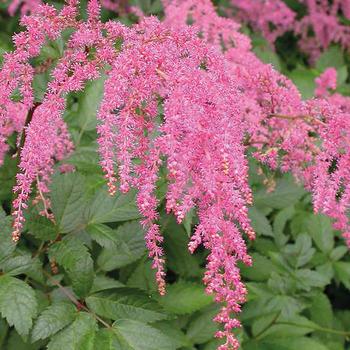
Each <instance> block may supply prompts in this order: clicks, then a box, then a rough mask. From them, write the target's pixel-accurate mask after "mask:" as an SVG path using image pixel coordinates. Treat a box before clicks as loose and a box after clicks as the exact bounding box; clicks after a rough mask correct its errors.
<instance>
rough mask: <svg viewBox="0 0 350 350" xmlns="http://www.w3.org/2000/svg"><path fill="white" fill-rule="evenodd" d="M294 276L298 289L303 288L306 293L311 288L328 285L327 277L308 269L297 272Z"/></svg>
mask: <svg viewBox="0 0 350 350" xmlns="http://www.w3.org/2000/svg"><path fill="white" fill-rule="evenodd" d="M295 275H296V277H297V279H298V281H299V283H300V284H299V285H298V286H299V288H303V289H304V290H306V291H310V290H311V288H312V287H320V288H323V287H325V286H326V285H327V284H329V283H330V279H329V278H328V277H327V276H324V275H323V274H321V273H319V272H317V271H312V270H309V269H300V270H297V271H296V273H295Z"/></svg>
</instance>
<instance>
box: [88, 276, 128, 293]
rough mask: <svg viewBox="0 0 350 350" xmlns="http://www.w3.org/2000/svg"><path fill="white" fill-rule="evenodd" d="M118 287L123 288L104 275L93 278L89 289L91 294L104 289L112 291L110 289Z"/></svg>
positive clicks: (122, 285)
mask: <svg viewBox="0 0 350 350" xmlns="http://www.w3.org/2000/svg"><path fill="white" fill-rule="evenodd" d="M120 287H125V286H124V284H123V283H121V282H119V281H117V280H115V279H113V278H111V277H108V276H105V275H97V276H95V278H94V283H93V285H92V288H91V291H90V292H91V293H96V292H99V291H101V290H105V289H112V288H120Z"/></svg>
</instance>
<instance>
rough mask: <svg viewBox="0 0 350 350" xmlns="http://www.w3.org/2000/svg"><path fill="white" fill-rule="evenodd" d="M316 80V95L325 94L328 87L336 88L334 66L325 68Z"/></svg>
mask: <svg viewBox="0 0 350 350" xmlns="http://www.w3.org/2000/svg"><path fill="white" fill-rule="evenodd" d="M315 82H316V86H317V88H316V90H315V95H316V96H327V95H328V89H330V90H335V89H336V88H337V71H336V69H335V68H332V67H331V68H327V69H326V70H325V71H324V72H323V73H322V74H321V75H320V76H319V77H318V78H316V80H315Z"/></svg>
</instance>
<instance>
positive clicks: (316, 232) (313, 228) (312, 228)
mask: <svg viewBox="0 0 350 350" xmlns="http://www.w3.org/2000/svg"><path fill="white" fill-rule="evenodd" d="M306 228H307V232H308V233H309V234H310V236H311V237H312V239H313V240H314V241H315V243H316V246H317V247H318V248H319V249H320V250H321V252H323V253H326V254H328V253H329V252H330V251H331V250H332V249H333V246H334V236H333V230H332V224H331V221H330V219H329V218H328V217H326V216H324V215H311V216H310V217H309V219H308V220H307V226H306Z"/></svg>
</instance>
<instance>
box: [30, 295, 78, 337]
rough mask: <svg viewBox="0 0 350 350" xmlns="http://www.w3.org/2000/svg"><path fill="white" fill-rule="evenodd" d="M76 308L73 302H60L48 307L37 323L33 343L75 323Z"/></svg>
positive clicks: (33, 333) (33, 332)
mask: <svg viewBox="0 0 350 350" xmlns="http://www.w3.org/2000/svg"><path fill="white" fill-rule="evenodd" d="M75 316H76V308H75V307H74V305H73V304H72V303H71V302H66V301H59V302H55V303H53V304H52V305H50V306H49V307H47V308H46V309H45V310H44V311H43V312H42V313H41V315H40V316H39V317H38V319H37V320H36V322H35V325H34V328H33V331H32V341H33V342H35V341H37V340H39V339H45V338H48V337H50V336H52V335H54V334H56V333H57V332H58V331H60V330H61V329H63V328H64V327H66V326H68V325H69V324H70V323H72V322H73V321H74V318H75Z"/></svg>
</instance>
